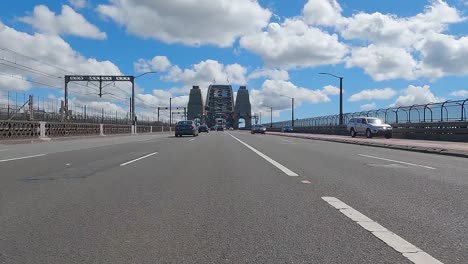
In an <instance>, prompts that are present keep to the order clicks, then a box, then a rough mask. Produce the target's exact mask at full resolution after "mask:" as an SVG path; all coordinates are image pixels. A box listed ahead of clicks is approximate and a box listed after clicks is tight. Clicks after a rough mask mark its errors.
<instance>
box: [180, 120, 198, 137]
mask: <svg viewBox="0 0 468 264" xmlns="http://www.w3.org/2000/svg"><path fill="white" fill-rule="evenodd" d="M183 135H192V136H194V137H196V136H198V127H197V125H196V124H195V123H194V122H193V121H192V120H186V121H179V122H177V125H176V127H175V136H176V137H182V136H183Z"/></svg>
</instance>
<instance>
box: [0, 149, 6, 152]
mask: <svg viewBox="0 0 468 264" xmlns="http://www.w3.org/2000/svg"><path fill="white" fill-rule="evenodd" d="M7 150H8V149H0V152H2V151H7Z"/></svg>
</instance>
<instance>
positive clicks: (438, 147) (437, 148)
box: [267, 132, 468, 158]
mask: <svg viewBox="0 0 468 264" xmlns="http://www.w3.org/2000/svg"><path fill="white" fill-rule="evenodd" d="M267 133H268V134H270V135H278V136H286V137H297V138H306V139H314V140H324V141H333V142H340V143H348V144H358V145H366V146H376V147H387V148H395V149H403V150H409V151H418V152H428V153H437V154H444V155H451V156H459V157H465V158H468V143H464V142H448V141H429V140H412V139H398V138H390V139H385V138H365V137H355V138H352V137H350V136H340V135H322V134H305V133H280V132H267Z"/></svg>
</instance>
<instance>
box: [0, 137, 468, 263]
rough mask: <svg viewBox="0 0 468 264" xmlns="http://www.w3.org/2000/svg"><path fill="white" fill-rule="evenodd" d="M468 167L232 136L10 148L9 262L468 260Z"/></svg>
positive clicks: (3, 249) (1, 190)
mask: <svg viewBox="0 0 468 264" xmlns="http://www.w3.org/2000/svg"><path fill="white" fill-rule="evenodd" d="M467 200H468V162H467V160H466V159H463V158H457V157H448V156H440V155H433V154H423V153H415V152H406V151H400V150H390V149H384V148H372V147H366V146H358V145H348V144H340V143H333V142H323V141H314V140H306V139H298V138H285V137H280V136H272V135H250V134H249V133H246V132H239V131H225V132H211V133H209V134H200V136H198V137H184V138H175V137H174V136H173V135H172V134H171V135H169V134H159V135H138V136H123V137H103V138H86V139H75V140H60V141H52V142H47V143H38V144H17V145H0V263H412V262H416V263H441V262H442V263H468V206H467V205H468V203H467Z"/></svg>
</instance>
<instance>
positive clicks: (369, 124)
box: [347, 116, 393, 138]
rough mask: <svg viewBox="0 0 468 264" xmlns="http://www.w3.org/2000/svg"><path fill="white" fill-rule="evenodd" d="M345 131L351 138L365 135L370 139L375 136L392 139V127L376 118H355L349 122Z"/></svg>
mask: <svg viewBox="0 0 468 264" xmlns="http://www.w3.org/2000/svg"><path fill="white" fill-rule="evenodd" d="M347 129H348V132H349V134H350V135H351V137H355V136H357V135H358V134H361V135H366V137H368V138H371V137H373V136H377V135H383V136H384V137H385V138H391V137H392V132H393V129H392V126H390V125H389V124H384V123H383V122H382V120H380V119H379V118H376V117H366V116H363V117H355V118H352V119H351V120H349V122H348V125H347Z"/></svg>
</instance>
